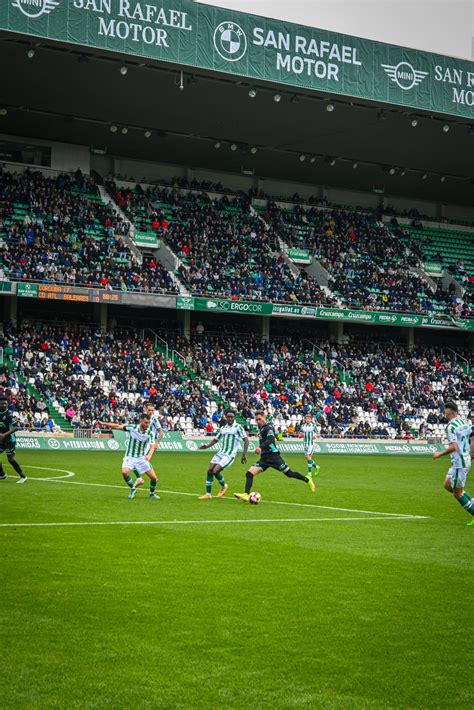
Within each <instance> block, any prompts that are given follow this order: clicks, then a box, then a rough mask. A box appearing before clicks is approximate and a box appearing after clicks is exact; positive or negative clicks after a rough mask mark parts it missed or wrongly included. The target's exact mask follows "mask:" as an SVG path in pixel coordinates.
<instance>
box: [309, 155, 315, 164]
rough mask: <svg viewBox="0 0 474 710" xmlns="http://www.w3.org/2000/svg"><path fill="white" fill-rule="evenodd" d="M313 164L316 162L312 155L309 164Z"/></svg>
mask: <svg viewBox="0 0 474 710" xmlns="http://www.w3.org/2000/svg"><path fill="white" fill-rule="evenodd" d="M315 162H316V156H315V155H313V156H312V157H311V160H310V163H315Z"/></svg>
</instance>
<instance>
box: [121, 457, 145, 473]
mask: <svg viewBox="0 0 474 710" xmlns="http://www.w3.org/2000/svg"><path fill="white" fill-rule="evenodd" d="M122 468H129V469H131V470H132V471H136V472H137V473H139V474H140V476H141V475H142V473H148V471H150V470H151V463H150V462H149V461H147V460H146V458H145V457H144V456H124V458H123V461H122Z"/></svg>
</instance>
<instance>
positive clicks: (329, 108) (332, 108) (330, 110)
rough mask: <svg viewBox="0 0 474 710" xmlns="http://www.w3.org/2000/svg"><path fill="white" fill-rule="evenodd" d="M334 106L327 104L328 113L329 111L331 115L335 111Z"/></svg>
mask: <svg viewBox="0 0 474 710" xmlns="http://www.w3.org/2000/svg"><path fill="white" fill-rule="evenodd" d="M334 108H335V107H334V104H331V103H329V104H326V111H329V113H332V112H333V111H334Z"/></svg>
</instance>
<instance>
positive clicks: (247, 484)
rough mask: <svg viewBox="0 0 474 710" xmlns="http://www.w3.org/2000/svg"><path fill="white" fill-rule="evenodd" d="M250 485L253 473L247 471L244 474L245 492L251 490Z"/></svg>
mask: <svg viewBox="0 0 474 710" xmlns="http://www.w3.org/2000/svg"><path fill="white" fill-rule="evenodd" d="M252 485H253V475H252V474H251V473H250V471H247V473H246V474H245V492H246V493H250V491H251V490H252Z"/></svg>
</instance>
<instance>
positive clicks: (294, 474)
mask: <svg viewBox="0 0 474 710" xmlns="http://www.w3.org/2000/svg"><path fill="white" fill-rule="evenodd" d="M284 473H285V476H288V478H297V479H298V481H304V482H305V483H307V482H308V478H307V476H302V475H301V473H298V471H292V470H291V469H289V470H288V471H285V472H284Z"/></svg>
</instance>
